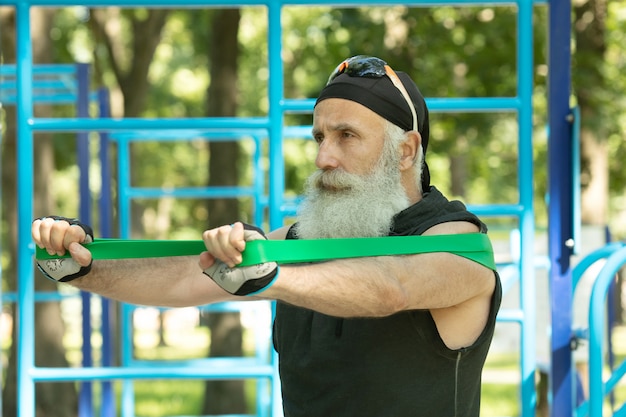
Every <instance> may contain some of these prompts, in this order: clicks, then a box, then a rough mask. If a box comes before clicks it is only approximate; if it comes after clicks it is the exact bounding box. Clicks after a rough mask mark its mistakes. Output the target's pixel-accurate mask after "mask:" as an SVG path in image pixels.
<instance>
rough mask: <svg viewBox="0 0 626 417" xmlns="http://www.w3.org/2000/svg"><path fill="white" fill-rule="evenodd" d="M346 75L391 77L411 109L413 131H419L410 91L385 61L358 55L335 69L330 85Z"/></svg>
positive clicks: (329, 79)
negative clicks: (340, 76)
mask: <svg viewBox="0 0 626 417" xmlns="http://www.w3.org/2000/svg"><path fill="white" fill-rule="evenodd" d="M343 73H346V74H347V75H349V76H350V77H364V78H382V77H384V76H385V75H386V76H387V77H389V79H390V80H391V82H392V83H393V85H394V86H395V87H396V88H397V89H398V90H399V91H400V93H401V94H402V97H404V100H405V101H406V104H408V105H409V108H410V109H411V115H412V117H413V130H417V112H416V111H415V106H414V105H413V101H411V97H410V96H409V93H408V91H406V88H404V84H402V81H400V78H399V77H398V74H396V72H395V71H394V70H393V69H392V68H391V67H390V66H389V65H387V63H386V62H385V61H383V60H382V59H380V58H376V57H373V56H365V55H357V56H353V57H352V58H348V59H346V60H345V61H343V62H342V63H341V64H339V65H338V66H337V68H335V70H334V71H333V72H332V73H331V74H330V77H328V82H327V84H329V83H330V82H331V81H332V80H334V79H335V78H337V77H338V76H339V75H341V74H343Z"/></svg>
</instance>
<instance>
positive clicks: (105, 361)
mask: <svg viewBox="0 0 626 417" xmlns="http://www.w3.org/2000/svg"><path fill="white" fill-rule="evenodd" d="M98 108H99V113H100V117H101V118H102V117H110V116H111V114H110V109H111V103H110V97H109V91H108V90H107V89H105V88H101V89H99V90H98ZM109 142H110V141H109V133H108V132H100V151H99V158H100V172H101V189H100V199H99V200H98V207H99V212H100V235H101V236H102V237H111V236H112V226H111V213H113V202H112V198H111V191H112V190H111V175H112V173H111V161H110V159H109ZM101 304H102V326H101V329H100V331H101V332H102V365H103V366H105V367H106V366H112V365H113V348H112V341H113V337H114V336H113V331H112V326H111V318H112V314H113V311H112V310H111V300H109V299H108V298H105V297H102V298H101ZM101 404H102V405H101V408H100V415H101V416H102V417H113V416H115V393H114V392H113V384H112V383H111V381H103V382H102V394H101Z"/></svg>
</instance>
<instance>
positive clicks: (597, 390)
mask: <svg viewBox="0 0 626 417" xmlns="http://www.w3.org/2000/svg"><path fill="white" fill-rule="evenodd" d="M624 264H626V247H623V248H621V249H617V250H616V251H615V252H614V253H613V254H611V255H610V256H609V257H608V258H607V261H606V263H605V264H604V266H603V267H602V269H601V270H600V273H599V274H598V278H597V279H596V282H595V283H594V285H593V289H592V290H591V303H590V305H589V417H602V404H603V402H604V395H605V394H606V391H605V387H604V382H603V380H602V368H603V365H604V360H603V357H604V353H603V348H602V345H603V343H604V340H605V339H606V333H605V329H604V324H605V321H604V320H605V311H606V310H605V308H606V307H605V303H606V296H607V293H608V291H609V287H610V286H611V283H612V282H613V280H614V277H615V274H617V272H618V271H619V270H620V269H621V268H622V267H623V266H624ZM616 415H617V414H616Z"/></svg>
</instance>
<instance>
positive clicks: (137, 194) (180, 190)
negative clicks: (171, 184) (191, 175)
mask: <svg viewBox="0 0 626 417" xmlns="http://www.w3.org/2000/svg"><path fill="white" fill-rule="evenodd" d="M256 193H257V190H256V188H255V187H219V186H213V187H177V188H148V187H143V188H137V187H128V188H127V189H126V190H125V192H124V195H125V196H127V197H129V198H160V197H164V196H171V197H179V198H194V197H197V198H229V197H238V196H240V195H249V196H255V195H256Z"/></svg>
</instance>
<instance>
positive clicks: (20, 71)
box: [15, 2, 35, 417]
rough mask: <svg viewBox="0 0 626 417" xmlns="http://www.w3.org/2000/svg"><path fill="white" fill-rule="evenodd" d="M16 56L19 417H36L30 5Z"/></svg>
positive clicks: (21, 13) (21, 17)
mask: <svg viewBox="0 0 626 417" xmlns="http://www.w3.org/2000/svg"><path fill="white" fill-rule="evenodd" d="M15 12H16V13H15V14H16V48H15V50H16V54H17V61H16V62H17V73H16V76H17V84H18V86H19V89H20V95H19V96H18V98H17V109H16V110H17V122H16V123H17V134H18V141H17V214H18V231H17V248H18V253H17V255H18V261H17V276H18V278H19V279H18V280H17V289H18V303H19V308H18V310H17V311H18V313H17V314H18V316H17V320H16V323H17V326H18V328H17V339H18V340H17V343H18V348H17V349H16V352H18V362H17V390H18V395H19V398H20V401H21V403H20V406H19V407H18V411H17V412H18V417H30V416H34V415H35V385H34V383H33V380H32V377H31V371H32V369H33V368H34V366H35V350H34V346H35V337H34V333H35V330H34V329H35V322H34V320H35V303H34V292H35V288H34V270H33V263H32V256H33V253H34V247H33V244H32V238H31V236H30V223H31V220H32V218H33V189H34V178H33V170H32V161H33V155H34V152H33V132H32V130H31V128H30V126H29V124H28V123H27V121H28V120H30V119H32V118H33V91H32V75H33V65H32V62H33V50H32V44H31V42H30V5H28V4H27V3H24V2H19V3H18V4H17V5H16V10H15Z"/></svg>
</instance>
